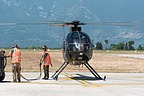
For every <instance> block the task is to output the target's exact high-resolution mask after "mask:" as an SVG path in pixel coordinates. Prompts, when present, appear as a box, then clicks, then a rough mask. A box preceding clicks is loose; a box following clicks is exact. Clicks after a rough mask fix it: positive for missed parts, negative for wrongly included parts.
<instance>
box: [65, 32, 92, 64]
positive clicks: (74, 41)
mask: <svg viewBox="0 0 144 96" xmlns="http://www.w3.org/2000/svg"><path fill="white" fill-rule="evenodd" d="M92 54H93V44H92V42H91V40H90V38H89V36H88V35H87V34H86V33H84V32H79V31H74V32H70V33H68V34H67V36H66V38H65V40H64V42H63V58H64V60H65V61H67V62H69V63H70V64H73V65H80V64H83V63H86V62H88V61H89V60H90V59H91V58H92Z"/></svg>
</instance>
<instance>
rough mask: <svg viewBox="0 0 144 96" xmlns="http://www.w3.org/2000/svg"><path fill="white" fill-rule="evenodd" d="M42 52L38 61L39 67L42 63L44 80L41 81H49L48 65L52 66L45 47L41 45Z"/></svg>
mask: <svg viewBox="0 0 144 96" xmlns="http://www.w3.org/2000/svg"><path fill="white" fill-rule="evenodd" d="M42 50H43V53H42V58H41V60H40V62H41V63H40V65H41V64H42V63H43V69H44V78H42V79H45V80H48V79H49V66H50V65H51V66H52V63H51V59H50V54H49V53H48V51H47V46H46V45H43V46H42Z"/></svg>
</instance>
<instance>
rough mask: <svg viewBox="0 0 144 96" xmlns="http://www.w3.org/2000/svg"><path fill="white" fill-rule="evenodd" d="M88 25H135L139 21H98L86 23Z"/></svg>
mask: <svg viewBox="0 0 144 96" xmlns="http://www.w3.org/2000/svg"><path fill="white" fill-rule="evenodd" d="M86 24H87V25H104V26H105V25H106V26H135V25H137V24H138V22H96V23H86Z"/></svg>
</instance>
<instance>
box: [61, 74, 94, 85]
mask: <svg viewBox="0 0 144 96" xmlns="http://www.w3.org/2000/svg"><path fill="white" fill-rule="evenodd" d="M62 74H63V75H65V76H67V77H68V78H69V79H70V80H73V79H71V78H73V77H74V76H73V75H70V74H68V73H62ZM76 81H78V82H80V83H81V84H82V86H85V87H92V86H93V84H92V83H90V82H87V81H85V80H76Z"/></svg>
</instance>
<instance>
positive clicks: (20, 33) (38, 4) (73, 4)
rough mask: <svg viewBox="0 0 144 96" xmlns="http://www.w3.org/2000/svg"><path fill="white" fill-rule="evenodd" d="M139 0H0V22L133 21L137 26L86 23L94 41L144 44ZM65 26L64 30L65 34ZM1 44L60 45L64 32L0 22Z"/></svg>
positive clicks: (47, 27) (143, 15) (59, 29)
mask: <svg viewBox="0 0 144 96" xmlns="http://www.w3.org/2000/svg"><path fill="white" fill-rule="evenodd" d="M143 3H144V1H142V0H0V17H1V18H0V24H2V23H9V22H13V23H28V22H33V23H34V22H47V21H63V22H71V21H73V20H79V21H82V22H88V23H89V22H135V23H136V26H134V27H130V26H102V25H101V26H99V25H97V26H96V25H86V26H83V27H82V28H83V31H84V32H86V33H87V34H88V35H89V36H90V37H91V39H92V40H93V42H94V43H95V42H97V41H99V42H102V43H103V42H104V40H105V39H108V40H109V43H111V44H112V43H118V42H121V41H124V42H127V41H129V40H134V41H135V44H136V45H135V46H138V45H139V44H142V45H144V43H143V42H144V40H143V38H144V28H143V20H144V18H143V17H144V10H143ZM68 31H69V29H68V27H66V28H65V33H68ZM0 34H1V35H0V47H11V46H12V45H13V44H14V43H17V44H18V45H19V46H21V47H27V46H41V45H43V44H46V45H47V46H48V47H51V48H56V47H61V46H62V39H63V37H64V31H63V29H62V28H61V27H57V26H48V25H43V24H39V25H36V24H34V25H32V24H31V25H27V24H24V25H9V26H6V25H0Z"/></svg>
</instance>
